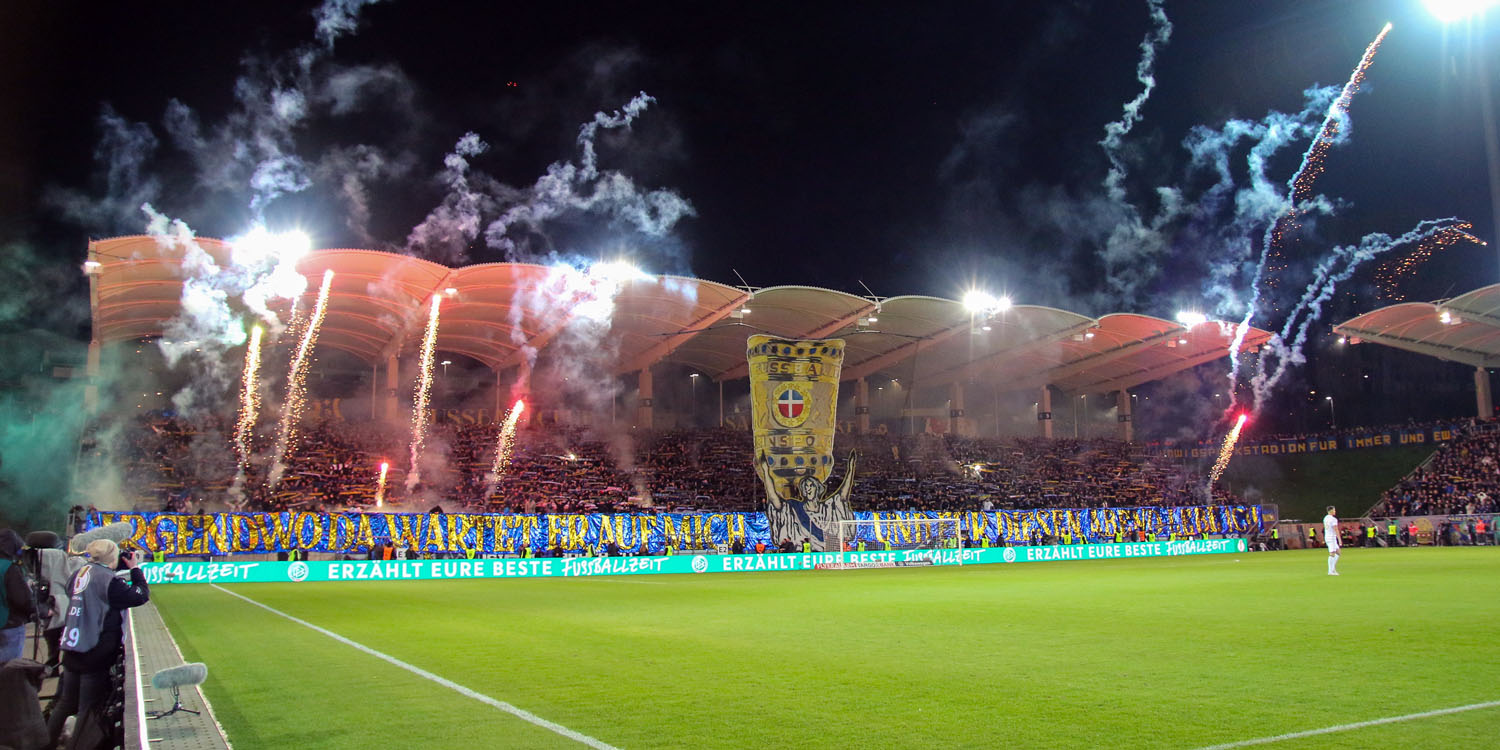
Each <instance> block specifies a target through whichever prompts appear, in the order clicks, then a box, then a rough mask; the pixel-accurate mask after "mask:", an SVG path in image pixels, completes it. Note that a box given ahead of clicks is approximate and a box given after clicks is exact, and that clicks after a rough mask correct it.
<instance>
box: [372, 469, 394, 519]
mask: <svg viewBox="0 0 1500 750" xmlns="http://www.w3.org/2000/svg"><path fill="white" fill-rule="evenodd" d="M390 470H391V462H390V461H381V462H380V478H379V479H377V480H375V507H377V508H380V507H383V506H384V505H385V473H386V472H388V471H390Z"/></svg>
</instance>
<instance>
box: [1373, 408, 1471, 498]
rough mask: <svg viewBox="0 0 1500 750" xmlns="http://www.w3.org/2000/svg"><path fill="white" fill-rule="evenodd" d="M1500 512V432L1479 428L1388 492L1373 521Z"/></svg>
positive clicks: (1454, 441)
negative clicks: (1378, 519) (1384, 518)
mask: <svg viewBox="0 0 1500 750" xmlns="http://www.w3.org/2000/svg"><path fill="white" fill-rule="evenodd" d="M1496 511H1500V430H1497V425H1496V424H1495V423H1486V424H1480V425H1474V426H1471V427H1469V428H1468V430H1467V431H1466V434H1464V435H1462V436H1461V437H1459V438H1458V439H1456V440H1453V441H1452V442H1450V443H1447V444H1445V445H1443V446H1442V447H1441V448H1439V449H1438V450H1437V452H1436V453H1434V454H1433V455H1432V457H1431V458H1429V459H1428V460H1427V462H1426V463H1424V464H1422V465H1421V466H1419V467H1417V468H1416V469H1415V470H1413V471H1412V473H1411V474H1408V475H1407V476H1406V478H1404V479H1402V480H1401V482H1400V483H1398V484H1397V485H1396V486H1395V487H1392V488H1391V489H1389V490H1387V491H1386V492H1385V494H1384V495H1383V496H1382V497H1381V501H1380V503H1379V504H1378V505H1376V506H1375V508H1373V509H1371V511H1370V515H1371V516H1372V517H1382V518H1383V517H1392V516H1419V515H1452V514H1464V515H1474V514H1481V513H1483V514H1493V513H1495V512H1496Z"/></svg>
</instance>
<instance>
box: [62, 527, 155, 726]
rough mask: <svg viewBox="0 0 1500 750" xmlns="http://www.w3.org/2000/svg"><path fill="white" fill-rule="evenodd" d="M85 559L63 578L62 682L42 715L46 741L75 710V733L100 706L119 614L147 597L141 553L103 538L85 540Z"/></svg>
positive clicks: (119, 641)
mask: <svg viewBox="0 0 1500 750" xmlns="http://www.w3.org/2000/svg"><path fill="white" fill-rule="evenodd" d="M87 552H88V564H86V565H84V566H83V567H82V568H80V569H79V571H78V572H77V573H76V574H74V575H73V578H72V579H71V580H70V581H69V584H68V591H69V592H70V594H71V596H70V598H69V599H68V612H67V620H66V622H65V623H64V625H63V634H62V650H63V657H62V665H63V679H62V687H61V688H60V689H59V690H58V695H57V702H56V704H55V705H54V706H53V707H52V713H51V715H50V716H48V717H47V730H48V732H50V733H51V736H52V743H53V744H54V745H55V744H56V743H57V738H58V736H59V735H61V734H62V729H63V724H64V722H66V721H67V718H68V717H69V716H71V715H73V714H75V713H76V714H77V715H78V729H77V730H75V732H81V731H82V730H83V725H84V723H85V721H87V720H88V717H89V712H90V710H91V709H93V708H95V707H96V706H98V707H99V708H101V709H102V708H103V704H104V702H105V701H106V700H107V699H108V697H109V692H110V687H111V686H110V680H109V668H110V666H111V665H113V664H114V663H115V662H117V661H119V658H120V649H121V646H122V645H123V643H124V639H125V638H124V625H123V620H124V614H125V610H127V609H129V608H131V607H139V606H140V605H142V604H145V603H146V602H147V601H149V600H150V598H151V594H150V590H149V589H148V588H147V586H146V576H145V574H144V573H142V572H141V569H140V568H139V567H138V566H139V565H140V562H141V552H140V551H138V550H137V551H133V552H128V553H125V554H124V555H121V554H120V547H119V545H117V544H115V543H114V542H112V541H110V540H108V539H97V540H95V541H92V542H90V543H89V545H88V548H87ZM117 564H118V565H119V566H121V567H123V568H124V569H125V570H128V571H129V572H130V582H129V583H126V582H125V581H124V580H123V579H121V578H118V577H116V576H115V568H116V565H117Z"/></svg>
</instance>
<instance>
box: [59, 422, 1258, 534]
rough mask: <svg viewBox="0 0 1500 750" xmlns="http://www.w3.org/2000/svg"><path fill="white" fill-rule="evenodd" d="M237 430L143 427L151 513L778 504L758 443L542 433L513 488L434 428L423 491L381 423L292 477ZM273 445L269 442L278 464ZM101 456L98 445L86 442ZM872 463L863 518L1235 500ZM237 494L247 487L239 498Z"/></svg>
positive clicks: (1031, 448)
mask: <svg viewBox="0 0 1500 750" xmlns="http://www.w3.org/2000/svg"><path fill="white" fill-rule="evenodd" d="M232 430H233V425H232V424H226V423H225V422H223V421H222V420H212V419H210V420H201V421H196V420H195V421H191V422H190V421H188V420H185V419H182V418H179V417H169V416H164V415H160V414H157V415H150V416H146V417H141V418H138V419H137V420H136V421H135V422H134V423H133V424H132V425H131V426H130V427H129V428H128V429H127V430H126V435H124V436H123V438H122V439H120V440H118V441H117V442H116V445H118V446H120V449H121V450H123V452H124V461H123V463H124V479H125V485H126V486H125V490H124V491H125V492H126V494H127V495H128V496H129V503H130V504H132V505H134V506H135V507H139V508H150V507H159V508H162V509H165V510H173V511H188V510H196V509H198V508H213V509H223V508H225V507H228V508H231V509H244V510H287V509H301V510H336V509H361V508H369V507H371V506H373V504H374V502H375V497H376V493H377V483H378V478H379V471H380V470H379V466H380V464H381V463H382V462H388V463H389V464H390V470H389V472H388V473H387V476H386V486H385V490H384V493H383V497H384V499H385V501H387V502H392V503H396V504H399V505H400V506H401V507H420V508H423V509H425V508H427V507H431V506H432V505H440V506H442V507H443V508H444V509H447V510H455V511H456V510H469V511H488V512H514V513H575V512H577V513H589V512H612V511H616V510H626V509H633V508H653V509H660V510H672V511H692V510H709V511H750V510H755V509H758V508H759V507H760V505H761V503H762V502H763V499H762V497H761V491H762V490H761V487H760V483H759V482H758V481H757V479H756V477H755V473H754V469H753V466H752V456H751V452H752V445H751V437H750V434H749V433H748V432H743V431H734V430H726V429H719V430H702V431H620V432H617V433H606V434H598V433H594V432H590V431H589V430H587V429H584V428H577V427H566V426H559V425H530V426H527V427H524V428H522V429H520V430H518V431H517V433H516V440H515V443H514V449H513V452H512V454H511V456H510V458H509V460H508V462H507V464H506V467H505V470H504V471H503V472H502V473H501V474H500V476H498V477H494V476H493V475H492V474H491V468H492V465H493V462H494V455H495V443H496V439H497V436H498V435H497V433H498V430H499V426H498V425H494V424H469V425H451V424H443V425H434V426H433V428H432V432H431V434H430V436H429V437H428V439H427V443H426V445H427V448H426V450H427V454H428V455H429V456H430V457H431V460H429V461H427V462H424V467H423V471H422V474H421V480H422V481H421V482H420V483H419V484H418V486H417V487H416V488H415V489H414V490H413V491H412V492H410V493H409V492H407V490H406V487H405V479H406V474H405V465H406V463H407V460H406V452H407V441H408V439H409V434H408V433H407V432H406V431H404V430H401V429H392V428H391V427H389V426H383V425H379V424H376V423H368V424H354V423H345V422H321V423H318V424H312V425H307V426H305V428H304V429H303V430H302V431H301V434H300V437H299V438H298V441H297V444H296V448H295V449H294V450H291V451H289V452H288V454H287V456H286V458H285V461H284V471H283V472H282V480H281V481H280V482H279V483H278V484H276V485H275V486H271V484H270V483H269V482H268V481H267V480H268V477H269V476H270V474H271V472H272V468H273V466H272V463H271V461H270V459H264V458H256V459H254V460H252V461H251V462H250V464H249V466H248V467H247V468H246V469H245V470H244V474H243V478H242V479H241V480H240V481H238V482H237V481H236V478H235V477H236V473H237V472H238V471H239V467H238V462H237V460H236V453H235V451H234V449H233V444H232V442H231V441H230V439H229V437H227V436H229V435H231V433H232ZM274 445H275V440H274V435H271V434H269V432H268V431H262V432H261V433H260V434H257V435H256V437H255V454H256V455H257V456H267V455H268V454H270V453H271V451H272V449H273V448H274ZM85 448H86V450H97V448H90V447H89V446H88V445H87V444H86V446H85ZM850 451H858V452H859V453H860V455H861V458H860V463H859V466H858V469H857V474H856V477H855V489H854V492H853V493H852V499H851V503H852V505H853V507H854V509H855V510H947V511H958V510H997V509H1022V508H1036V507H1060V508H1091V507H1106V506H1139V505H1200V504H1206V503H1236V502H1240V501H1239V499H1237V498H1235V497H1233V496H1230V495H1227V494H1225V493H1224V492H1222V491H1220V490H1217V489H1216V490H1214V491H1213V494H1212V495H1211V496H1210V495H1209V493H1208V490H1207V489H1206V488H1207V485H1208V482H1207V480H1206V478H1205V477H1204V476H1203V475H1202V474H1199V473H1195V472H1193V471H1191V470H1189V469H1186V468H1184V467H1183V465H1182V464H1180V463H1176V462H1172V461H1170V460H1168V459H1165V458H1152V457H1149V456H1145V455H1143V454H1141V453H1140V452H1139V451H1138V450H1136V448H1135V446H1132V445H1130V444H1128V443H1124V442H1121V441H1118V440H1112V439H1105V438H1095V439H1087V440H1076V439H1044V438H964V437H957V436H952V435H927V434H922V435H873V434H872V435H851V434H840V435H838V437H837V439H836V440H835V444H834V453H835V457H836V458H837V459H839V460H838V461H837V462H836V464H837V465H836V468H835V470H834V471H835V476H833V477H831V478H830V483H836V482H837V481H838V480H839V478H840V477H839V476H838V475H839V474H841V473H842V471H843V470H844V469H843V459H844V458H845V457H846V456H847V455H848V454H849V452H850ZM236 488H238V489H236Z"/></svg>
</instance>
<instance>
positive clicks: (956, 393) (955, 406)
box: [948, 381, 969, 437]
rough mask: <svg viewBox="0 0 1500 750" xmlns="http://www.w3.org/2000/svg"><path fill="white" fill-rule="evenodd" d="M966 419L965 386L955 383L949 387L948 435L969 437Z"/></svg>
mask: <svg viewBox="0 0 1500 750" xmlns="http://www.w3.org/2000/svg"><path fill="white" fill-rule="evenodd" d="M967 421H968V420H965V419H964V384H963V383H961V382H958V381H954V382H953V384H952V385H950V386H948V434H950V435H961V436H963V437H968V436H969V435H968V429H967V428H966V427H965V423H966V422H967Z"/></svg>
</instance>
